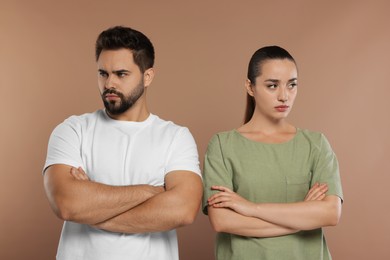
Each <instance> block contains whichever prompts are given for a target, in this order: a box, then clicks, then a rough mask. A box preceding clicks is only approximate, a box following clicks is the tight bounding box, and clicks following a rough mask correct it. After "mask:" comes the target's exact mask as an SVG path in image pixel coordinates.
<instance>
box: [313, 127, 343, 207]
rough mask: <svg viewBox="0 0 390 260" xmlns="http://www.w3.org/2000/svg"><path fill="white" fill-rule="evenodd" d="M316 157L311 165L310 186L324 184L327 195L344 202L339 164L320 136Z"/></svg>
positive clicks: (325, 141) (322, 136)
mask: <svg viewBox="0 0 390 260" xmlns="http://www.w3.org/2000/svg"><path fill="white" fill-rule="evenodd" d="M317 148H318V155H317V158H316V160H315V162H314V165H313V169H312V172H313V179H312V184H314V183H316V182H319V183H326V184H327V185H328V192H327V193H326V194H327V195H336V196H338V197H340V198H341V200H344V198H343V191H342V187H341V179H340V172H339V163H338V161H337V157H336V154H335V153H334V152H333V150H332V148H331V146H330V144H329V142H328V140H327V139H326V137H325V136H324V135H323V134H321V136H320V141H319V145H318V147H317Z"/></svg>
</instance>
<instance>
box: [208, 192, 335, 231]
mask: <svg viewBox="0 0 390 260" xmlns="http://www.w3.org/2000/svg"><path fill="white" fill-rule="evenodd" d="M213 188H214V189H217V190H220V191H221V192H219V193H217V194H215V195H213V196H211V197H210V198H209V204H210V205H212V206H213V207H215V208H229V209H232V210H234V211H235V212H237V213H239V214H241V215H243V216H247V217H254V218H259V219H262V220H264V221H268V222H271V223H274V224H276V225H280V226H283V227H287V228H291V229H294V230H311V229H315V228H319V227H324V226H334V225H337V223H338V221H339V218H340V215H341V200H340V198H339V197H337V196H325V198H323V199H322V200H307V201H303V202H297V203H278V204H277V203H259V204H256V203H253V202H250V201H247V200H245V199H244V198H242V197H240V196H239V195H238V194H236V193H234V192H233V191H231V190H229V189H227V188H225V187H222V186H214V187H213Z"/></svg>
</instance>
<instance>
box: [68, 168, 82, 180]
mask: <svg viewBox="0 0 390 260" xmlns="http://www.w3.org/2000/svg"><path fill="white" fill-rule="evenodd" d="M70 175H72V176H73V178H75V179H76V180H82V179H81V176H80V175H79V174H78V171H77V169H76V168H74V167H72V168H71V169H70Z"/></svg>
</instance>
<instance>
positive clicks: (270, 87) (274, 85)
mask: <svg viewBox="0 0 390 260" xmlns="http://www.w3.org/2000/svg"><path fill="white" fill-rule="evenodd" d="M267 87H268V88H269V89H275V88H276V87H277V85H276V84H272V85H268V86H267Z"/></svg>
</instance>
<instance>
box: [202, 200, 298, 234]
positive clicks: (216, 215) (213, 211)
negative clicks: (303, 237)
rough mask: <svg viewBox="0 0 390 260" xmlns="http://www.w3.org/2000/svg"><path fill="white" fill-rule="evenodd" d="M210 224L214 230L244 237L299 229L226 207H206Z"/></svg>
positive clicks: (284, 232) (290, 231) (288, 232)
mask: <svg viewBox="0 0 390 260" xmlns="http://www.w3.org/2000/svg"><path fill="white" fill-rule="evenodd" d="M208 215H209V220H210V223H211V226H212V227H213V229H214V230H215V231H216V232H224V233H230V234H235V235H240V236H246V237H275V236H282V235H288V234H292V233H295V232H298V231H299V230H295V229H291V228H287V227H283V226H280V225H276V224H273V223H270V222H267V221H264V220H262V219H259V218H254V217H247V216H243V215H241V214H239V213H237V212H235V211H233V210H231V209H228V208H216V207H212V206H211V207H210V206H209V207H208Z"/></svg>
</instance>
